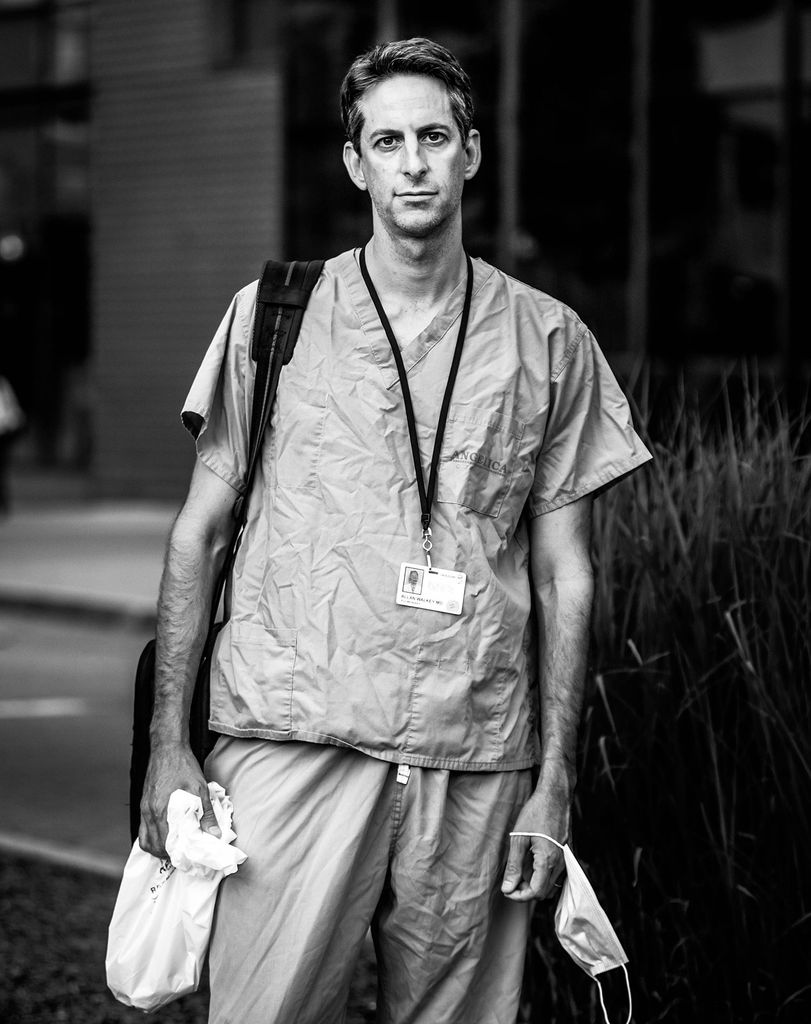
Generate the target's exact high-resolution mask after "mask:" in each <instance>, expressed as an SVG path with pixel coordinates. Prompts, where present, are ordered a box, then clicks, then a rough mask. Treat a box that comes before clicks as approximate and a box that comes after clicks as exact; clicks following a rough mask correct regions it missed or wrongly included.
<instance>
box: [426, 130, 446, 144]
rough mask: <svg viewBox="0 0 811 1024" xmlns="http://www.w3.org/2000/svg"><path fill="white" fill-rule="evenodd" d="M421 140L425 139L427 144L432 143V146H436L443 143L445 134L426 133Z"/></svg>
mask: <svg viewBox="0 0 811 1024" xmlns="http://www.w3.org/2000/svg"><path fill="white" fill-rule="evenodd" d="M423 138H424V139H425V141H426V142H429V143H432V144H434V145H437V144H439V143H441V142H444V141H445V133H444V132H426V133H425V135H424V136H423Z"/></svg>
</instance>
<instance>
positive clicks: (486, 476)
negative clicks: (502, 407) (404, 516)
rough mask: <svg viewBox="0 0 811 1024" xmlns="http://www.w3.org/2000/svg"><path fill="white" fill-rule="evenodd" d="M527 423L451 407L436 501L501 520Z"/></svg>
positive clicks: (441, 457)
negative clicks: (498, 517) (460, 506)
mask: <svg viewBox="0 0 811 1024" xmlns="http://www.w3.org/2000/svg"><path fill="white" fill-rule="evenodd" d="M523 433H524V424H523V423H519V422H518V421H517V420H513V419H511V418H510V417H509V416H500V415H498V414H497V413H488V412H486V411H485V410H481V409H474V408H472V407H470V406H451V409H450V412H449V414H448V423H447V427H446V429H445V437H444V439H443V441H442V452H441V454H440V457H439V481H438V484H437V495H436V499H437V501H442V502H448V503H451V504H455V505H463V506H464V507H465V508H469V509H472V510H473V511H474V512H480V513H482V514H483V515H486V516H498V515H499V513H500V512H501V506H502V504H503V503H504V499H505V497H506V496H507V493H508V492H509V489H510V481H511V480H512V476H513V472H514V470H515V464H516V461H517V458H518V447H519V444H520V441H521V438H522V436H523Z"/></svg>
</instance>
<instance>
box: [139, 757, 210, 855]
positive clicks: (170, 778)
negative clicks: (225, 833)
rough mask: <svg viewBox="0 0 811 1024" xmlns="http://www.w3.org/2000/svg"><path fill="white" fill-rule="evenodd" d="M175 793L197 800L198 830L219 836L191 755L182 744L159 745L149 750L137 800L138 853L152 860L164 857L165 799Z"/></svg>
mask: <svg viewBox="0 0 811 1024" xmlns="http://www.w3.org/2000/svg"><path fill="white" fill-rule="evenodd" d="M176 789H183V790H185V791H186V792H187V793H193V794H194V795H195V796H199V797H200V800H201V801H202V804H203V818H202V820H201V822H200V827H201V828H202V829H203V830H204V831H205V832H210V833H211V834H212V835H213V836H216V837H217V838H219V837H220V835H221V833H220V830H219V827H218V826H217V819H216V818H215V817H214V811H213V809H212V807H211V801H210V800H209V797H208V785H207V783H206V780H205V778H204V777H203V773H202V771H201V769H200V765H199V764H198V763H197V759H196V758H195V756H194V754H192V752H191V750H190V749H189V747H188V746H186V745H185V744H180V743H178V744H173V745H165V746H163V745H162V746H160V747H158V748H156V749H153V751H152V754H151V756H150V758H149V767H148V768H147V772H146V779H145V780H144V793H143V796H142V797H141V827H140V829H139V830H138V842H139V844H140V846H141V849H142V850H146V852H147V853H151V854H152V856H153V857H159V858H161V859H163V858H164V857H166V836H167V834H168V832H169V822H168V820H167V817H166V811H167V808H168V806H169V797H170V796H171V795H172V793H174V791H175V790H176Z"/></svg>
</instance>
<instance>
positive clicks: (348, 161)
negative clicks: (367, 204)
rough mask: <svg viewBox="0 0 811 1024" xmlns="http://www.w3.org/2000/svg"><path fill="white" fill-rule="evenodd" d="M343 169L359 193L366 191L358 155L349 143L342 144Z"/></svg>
mask: <svg viewBox="0 0 811 1024" xmlns="http://www.w3.org/2000/svg"><path fill="white" fill-rule="evenodd" d="M344 167H345V168H346V173H347V174H348V175H349V177H350V178H351V179H352V183H353V184H354V185H356V186H357V187H358V188H359V189H360V190H361V192H365V191H366V179H365V178H364V176H363V165H362V163H361V159H360V155H359V154H358V153H357V152H356V150H355V147H354V146H353V145H352V143H351V142H345V143H344Z"/></svg>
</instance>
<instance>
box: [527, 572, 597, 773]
mask: <svg viewBox="0 0 811 1024" xmlns="http://www.w3.org/2000/svg"><path fill="white" fill-rule="evenodd" d="M536 594H537V598H538V602H537V604H538V627H539V642H540V731H541V774H540V779H539V785H547V784H558V785H559V784H560V782H561V777H562V773H563V775H564V776H565V779H566V782H567V784H568V786H569V788H570V789H573V788H574V783H575V775H576V769H575V755H576V751H577V735H578V730H579V725H580V715H581V712H582V707H583V691H584V685H585V676H586V666H587V663H588V648H589V635H590V627H591V604H592V598H593V595H594V578H593V575H592V573H591V571H590V569H589V568H588V567H586V566H584V567H583V568H582V569H581V570H579V571H578V572H577V574H575V575H571V576H567V577H565V578H563V579H557V578H554V577H553V578H552V579H550V580H547V581H546V582H544V583H543V584H542V585H541V586H539V587H538V588H537V591H536Z"/></svg>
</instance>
